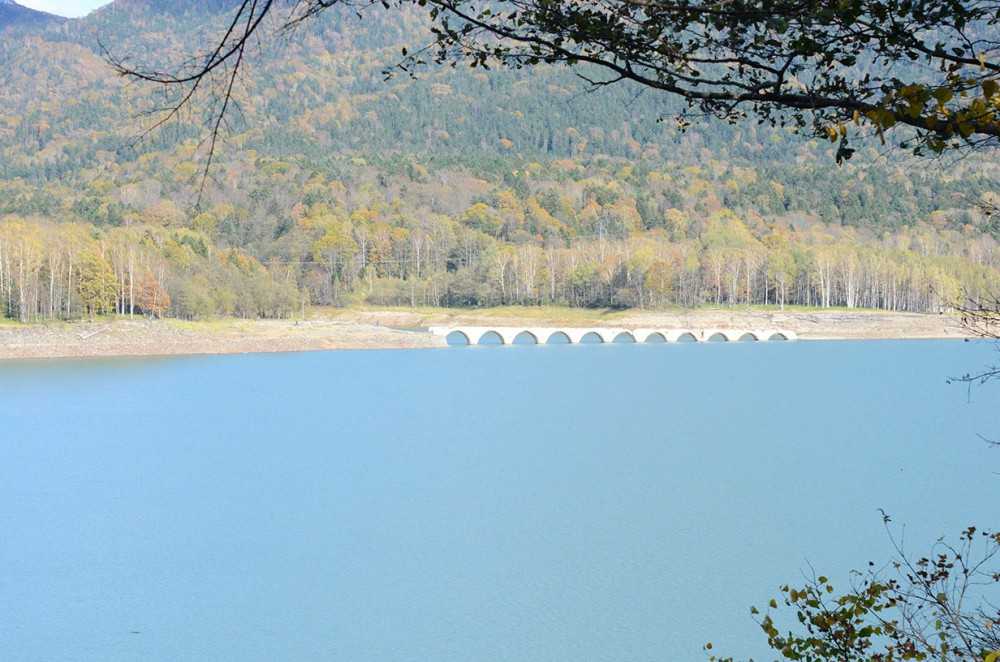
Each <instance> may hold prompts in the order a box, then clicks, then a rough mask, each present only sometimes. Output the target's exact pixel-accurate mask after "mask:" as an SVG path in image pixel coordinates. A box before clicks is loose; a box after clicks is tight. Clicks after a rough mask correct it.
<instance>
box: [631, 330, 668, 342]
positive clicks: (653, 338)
mask: <svg viewBox="0 0 1000 662" xmlns="http://www.w3.org/2000/svg"><path fill="white" fill-rule="evenodd" d="M640 337H641V338H642V340H639V338H640ZM635 339H636V341H637V342H642V343H649V344H661V343H665V342H667V337H666V336H665V335H663V332H662V331H650V332H649V333H647V334H645V335H644V336H640V335H639V333H638V332H636V338H635Z"/></svg>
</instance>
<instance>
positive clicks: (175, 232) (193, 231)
mask: <svg viewBox="0 0 1000 662" xmlns="http://www.w3.org/2000/svg"><path fill="white" fill-rule="evenodd" d="M229 4H231V3H228V2H226V1H225V0H218V1H215V2H167V1H166V0H118V1H117V2H115V3H113V4H112V5H110V6H108V7H106V8H104V9H102V10H99V11H97V12H95V13H93V14H91V15H90V16H88V17H87V18H84V19H79V20H72V21H65V22H58V23H53V24H44V23H43V24H41V25H38V26H34V27H32V26H25V25H24V24H21V23H19V24H17V25H13V24H10V25H8V26H7V27H3V28H0V150H2V158H0V219H2V220H0V302H2V308H0V313H2V314H3V315H6V316H7V317H10V318H15V319H21V320H37V319H50V318H75V317H79V316H81V315H92V314H96V313H99V312H106V311H115V312H118V313H120V314H140V313H141V314H147V315H173V316H181V317H190V318H197V317H205V316H211V315H241V316H286V315H290V314H292V313H294V312H296V311H300V310H301V309H302V307H303V306H304V305H307V304H309V303H312V304H332V305H348V304H351V303H355V302H360V301H367V302H371V303H376V304H420V305H448V306H490V305H497V304H505V303H519V304H528V305H532V304H545V303H566V304H570V305H576V306H601V307H604V306H612V307H629V306H635V307H657V306H678V305H679V306H686V307H692V306H698V305H702V304H718V305H747V304H767V305H783V304H791V303H795V304H805V305H814V306H848V307H861V306H863V307H881V308H887V309H893V310H937V309H938V308H940V307H941V306H942V305H945V304H947V302H949V301H953V300H955V299H957V298H959V297H960V296H962V295H963V294H968V295H970V296H973V297H975V296H979V295H981V294H984V293H996V292H1000V274H998V271H997V267H998V265H1000V252H998V250H997V237H998V236H1000V226H998V225H997V221H996V219H994V218H992V217H990V216H989V215H987V214H985V213H984V212H983V209H984V206H983V202H987V203H991V202H995V201H996V200H998V199H1000V198H998V197H997V184H996V182H997V181H998V174H1000V173H998V170H1000V169H998V167H997V165H996V163H995V158H994V156H995V155H993V154H977V155H971V156H969V157H966V158H964V159H961V160H954V161H936V162H928V161H917V160H913V159H910V158H905V157H902V156H900V155H899V154H890V155H883V154H879V153H878V152H877V151H876V149H875V148H874V147H872V148H869V149H868V150H863V151H862V153H860V154H859V155H858V156H856V157H855V159H854V160H853V161H852V162H851V163H850V164H848V165H844V166H839V167H838V166H837V165H835V163H834V158H833V153H832V150H833V147H831V145H830V144H829V143H817V142H816V141H810V140H807V139H804V138H803V137H801V136H799V135H796V134H794V133H792V132H790V131H789V130H786V129H782V128H772V127H770V126H758V125H755V124H750V123H746V124H740V125H737V126H730V125H725V124H719V123H707V122H706V123H696V124H695V125H693V126H689V127H687V129H686V130H683V131H682V130H681V127H679V126H678V125H677V123H676V122H675V121H673V120H672V119H671V118H672V117H673V116H674V114H675V113H676V111H677V110H678V108H677V107H676V106H674V105H672V103H674V102H671V101H669V100H668V99H667V98H666V97H664V96H661V95H657V94H653V93H650V92H648V91H647V92H640V91H639V90H638V89H636V88H633V87H630V86H627V85H611V86H608V87H604V88H601V89H600V90H598V91H593V90H592V88H591V87H590V86H589V84H588V83H586V82H585V81H584V80H582V79H581V78H578V77H576V76H574V75H573V74H572V73H569V72H567V71H563V70H555V69H546V68H535V69H532V70H531V71H509V70H504V71H492V70H491V71H483V70H478V69H476V70H468V69H461V68H457V69H451V68H446V69H432V68H429V69H426V70H423V71H420V72H419V75H418V77H417V78H416V79H413V78H410V77H409V76H407V75H405V74H397V75H395V76H393V77H391V78H389V79H388V80H385V76H384V74H383V72H384V71H385V70H386V69H391V68H392V66H393V64H394V63H396V62H397V61H398V60H399V57H400V49H401V48H402V47H404V46H405V47H407V48H409V49H411V50H412V49H414V48H419V46H421V45H422V44H423V43H425V42H426V39H427V31H426V30H427V29H426V25H425V23H424V22H423V21H422V16H421V15H420V14H417V13H412V12H410V13H408V12H407V11H405V10H395V11H394V12H392V13H388V12H386V13H385V14H382V15H377V14H368V15H366V18H365V19H364V20H360V19H359V18H358V17H357V16H356V15H354V14H353V13H351V12H348V11H339V13H338V12H337V11H330V12H327V13H324V14H323V15H322V16H321V17H320V19H319V20H318V22H317V23H315V24H310V26H309V28H308V29H302V30H300V31H295V32H291V33H288V32H285V33H280V34H278V35H276V36H275V38H274V40H273V41H271V42H265V43H263V44H262V45H261V49H260V53H259V54H258V57H257V58H256V59H255V61H254V62H253V66H252V70H251V71H250V72H249V74H248V75H247V76H246V77H245V79H244V84H245V87H243V88H241V89H238V90H237V92H236V98H237V100H238V101H239V102H240V107H239V112H237V113H234V114H231V115H230V116H229V120H230V125H229V127H228V130H227V131H226V132H225V133H224V137H225V140H224V141H223V143H222V144H220V145H219V147H218V149H217V152H216V155H215V165H214V166H213V167H212V168H211V170H210V171H209V172H208V175H207V179H203V166H204V158H205V150H206V148H205V145H204V138H205V135H206V134H205V126H204V120H205V117H206V116H205V114H204V112H205V109H204V108H194V109H192V110H191V111H189V112H186V113H184V114H183V115H182V117H181V118H180V121H175V122H171V123H169V124H168V125H166V126H165V127H164V128H163V129H161V130H157V131H154V132H153V133H151V134H150V135H149V136H147V137H145V138H142V136H143V131H144V130H145V129H146V128H148V127H149V126H151V124H152V123H153V122H155V121H156V118H157V117H159V116H158V115H150V114H149V113H151V112H153V111H155V110H157V109H159V108H163V107H169V105H170V104H171V103H172V101H173V99H171V98H169V97H165V96H164V93H163V91H162V90H160V89H157V88H155V87H151V86H144V85H139V84H134V83H130V82H128V81H125V80H123V79H121V78H118V77H116V76H115V75H114V74H113V72H112V70H111V69H110V67H109V66H108V64H107V61H106V59H105V57H104V56H103V55H102V47H103V48H107V49H108V50H109V51H110V52H111V53H112V54H113V55H115V56H128V57H129V58H130V60H129V61H130V62H132V63H133V64H136V65H139V64H142V65H144V66H151V67H164V66H168V65H169V64H170V63H175V62H178V61H181V60H183V59H184V58H185V57H186V56H187V55H189V54H192V53H197V52H200V51H201V50H203V49H204V48H205V45H206V44H208V43H210V42H211V39H212V36H213V35H214V34H217V33H218V31H219V30H220V29H221V26H222V25H223V22H224V12H225V9H226V6H227V5H229ZM2 7H3V5H0V8H2ZM0 25H4V24H3V22H0ZM987 206H988V205H987Z"/></svg>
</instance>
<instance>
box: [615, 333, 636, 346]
mask: <svg viewBox="0 0 1000 662" xmlns="http://www.w3.org/2000/svg"><path fill="white" fill-rule="evenodd" d="M611 342H612V343H617V344H619V345H623V344H634V343H635V336H633V335H632V334H631V333H629V332H628V331H619V332H618V333H616V334H614V337H613V338H612V339H611Z"/></svg>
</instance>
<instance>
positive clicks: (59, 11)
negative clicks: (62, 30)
mask: <svg viewBox="0 0 1000 662" xmlns="http://www.w3.org/2000/svg"><path fill="white" fill-rule="evenodd" d="M14 2H16V3H17V4H19V5H23V6H25V7H31V8H32V9H38V10H40V11H47V12H49V13H50V14H56V15H58V16H70V17H74V18H75V17H77V16H86V15H87V14H89V13H90V12H91V11H92V10H94V9H97V8H98V7H100V6H102V5H106V4H108V3H109V2H111V0H14Z"/></svg>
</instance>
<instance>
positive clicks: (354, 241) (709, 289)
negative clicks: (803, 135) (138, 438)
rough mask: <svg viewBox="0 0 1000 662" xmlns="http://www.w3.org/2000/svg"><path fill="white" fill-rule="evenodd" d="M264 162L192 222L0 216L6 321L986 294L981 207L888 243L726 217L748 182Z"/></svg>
mask: <svg viewBox="0 0 1000 662" xmlns="http://www.w3.org/2000/svg"><path fill="white" fill-rule="evenodd" d="M270 167H271V168H272V171H273V172H274V173H279V174H280V177H278V178H279V179H280V187H279V188H275V189H274V190H270V191H266V192H265V193H263V194H261V193H259V191H260V189H259V188H257V189H255V188H250V193H249V194H248V195H245V196H243V195H240V194H239V193H231V194H229V195H227V196H225V197H222V196H221V195H220V194H218V193H215V194H213V197H214V198H215V200H216V202H215V203H214V204H207V205H205V206H204V207H203V208H202V210H200V211H197V212H195V211H190V212H188V211H185V210H184V209H182V208H181V207H180V206H178V205H176V204H175V203H173V202H172V201H170V199H169V198H164V197H163V196H162V195H161V193H160V191H159V189H158V187H156V186H155V185H153V184H145V185H132V184H129V185H126V186H122V187H118V188H112V189H109V191H108V195H105V196H102V197H100V198H96V197H95V198H92V199H91V202H89V203H87V202H85V201H84V202H81V200H80V199H77V200H75V201H73V202H68V203H62V204H55V207H54V209H53V210H51V211H50V214H49V216H50V218H61V219H63V221H62V222H58V223H55V222H51V221H47V222H42V221H38V220H29V219H30V217H29V218H24V217H16V216H14V215H8V216H6V217H5V218H4V220H3V221H2V222H0V300H2V302H3V308H2V310H3V311H4V314H5V315H6V316H8V317H11V318H16V319H22V320H37V319H54V318H74V317H79V316H81V315H91V314H95V313H101V312H115V313H118V314H122V315H135V314H145V315H171V316H177V317H184V318H199V317H206V316H214V315H237V316H243V317H283V316H288V315H291V314H293V313H294V312H296V311H299V310H301V309H302V307H303V306H305V305H307V304H323V305H334V306H342V305H349V304H352V303H359V302H367V303H373V304H382V305H432V306H450V307H456V306H457V307H472V306H477V307H478V306H495V305H506V304H519V305H543V304H559V305H570V306H586V307H621V308H623V307H639V308H649V307H654V308H655V307H666V306H683V307H696V306H699V305H703V304H714V305H731V306H735V305H785V304H801V305H807V306H820V307H829V306H846V307H849V308H853V307H869V308H884V309H889V310H910V311H937V310H940V309H942V308H947V307H948V306H949V305H951V304H953V303H955V302H958V301H959V300H961V299H962V298H963V297H966V296H969V297H973V298H975V297H979V296H983V295H991V294H992V293H995V292H998V291H1000V273H998V271H997V264H998V260H1000V252H998V244H997V241H996V240H995V239H994V238H993V237H992V235H991V234H989V233H987V232H983V231H982V229H981V226H983V225H984V224H988V223H990V219H989V217H988V216H987V215H986V214H984V213H982V212H977V211H976V210H975V209H972V210H971V211H970V210H969V209H965V210H962V211H961V212H960V213H961V215H962V217H963V218H964V219H965V220H968V221H969V222H968V223H965V224H964V225H961V226H960V227H953V226H954V225H955V223H953V222H951V220H949V216H948V214H946V213H943V212H942V213H939V214H938V215H937V216H935V215H933V214H932V215H931V218H929V219H928V221H929V222H921V223H917V224H915V225H913V226H909V227H905V226H904V227H903V228H901V229H900V230H898V231H896V232H876V231H874V230H872V229H858V228H852V227H843V226H834V225H831V224H827V223H824V222H822V220H821V219H819V218H817V217H815V216H809V215H806V214H787V215H785V216H783V217H774V216H771V217H767V216H764V215H762V214H760V213H758V212H756V211H755V210H750V209H742V210H738V211H739V213H737V210H733V209H730V208H728V207H726V206H725V205H724V204H723V201H724V200H725V199H726V196H730V197H731V196H732V195H733V194H734V192H736V191H739V190H742V189H743V188H753V187H755V188H756V190H758V191H762V190H770V191H772V193H770V194H769V195H770V196H774V195H779V193H780V186H779V185H778V184H776V183H774V182H766V183H763V184H762V183H760V182H759V180H758V179H757V177H756V174H755V173H753V172H752V171H749V170H736V171H733V170H725V169H720V173H721V174H722V175H723V176H722V177H713V176H710V175H709V174H708V172H707V171H708V170H710V169H711V168H705V169H698V168H684V169H678V168H673V169H670V168H665V169H663V170H656V169H651V168H648V167H646V168H642V169H641V172H637V168H635V167H634V166H632V165H629V164H628V163H627V162H624V161H620V162H619V161H602V162H600V163H595V164H591V165H590V166H589V167H584V166H583V165H582V164H579V163H576V162H568V161H556V162H551V163H549V164H547V165H546V166H542V165H540V164H537V163H531V164H528V165H527V166H526V167H524V168H523V169H516V170H511V171H510V172H509V173H508V174H507V175H506V176H504V177H502V178H499V180H500V181H499V182H498V183H490V182H489V181H487V180H484V179H480V178H477V177H473V176H471V175H469V174H468V173H467V172H465V173H463V172H459V171H450V172H436V173H431V172H427V171H426V170H425V169H423V168H422V167H421V166H420V165H419V164H411V167H410V168H409V169H406V168H403V169H401V170H400V171H399V172H392V171H391V170H390V169H387V168H384V167H375V166H368V165H357V166H356V167H355V169H354V170H353V171H352V173H351V174H352V179H351V184H350V185H348V184H345V183H344V182H342V181H339V180H335V179H331V178H330V177H329V176H328V175H325V174H322V173H312V174H307V173H305V172H303V171H300V170H298V169H297V168H295V167H293V166H290V165H288V164H280V163H279V164H271V166H270ZM234 190H235V191H237V192H239V191H245V190H246V189H245V188H243V187H241V186H239V185H237V186H235V187H234ZM255 191H256V192H258V193H257V197H255V194H254V192H255ZM762 195H763V193H758V197H760V196H762ZM223 200H224V201H223ZM255 200H257V201H258V202H256V203H255ZM36 217H37V215H36ZM73 218H78V219H86V220H87V221H89V223H88V222H83V221H80V220H77V221H75V222H74V221H73V220H72V219H73ZM935 219H937V222H936V224H935V222H934V221H935ZM235 244H241V245H242V246H250V247H251V248H237V247H236V246H235Z"/></svg>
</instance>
